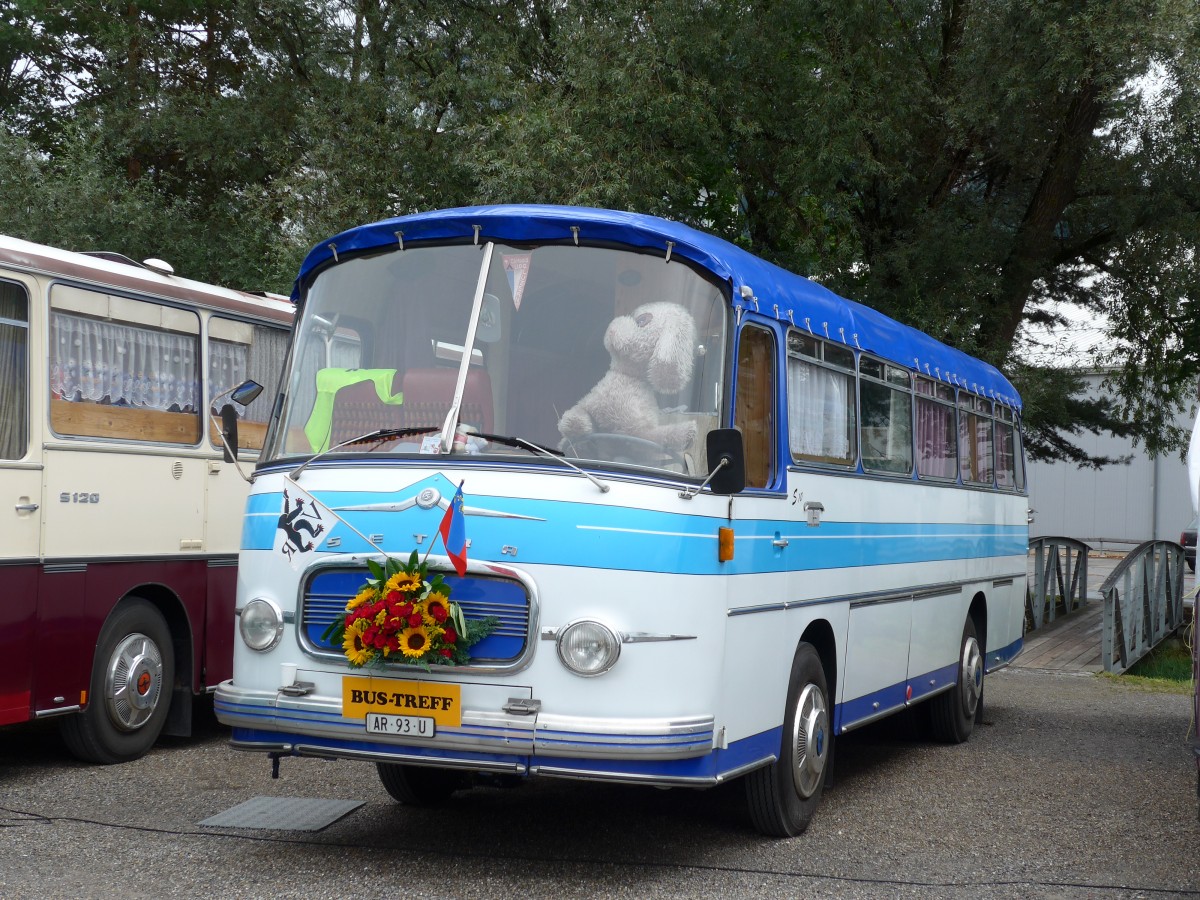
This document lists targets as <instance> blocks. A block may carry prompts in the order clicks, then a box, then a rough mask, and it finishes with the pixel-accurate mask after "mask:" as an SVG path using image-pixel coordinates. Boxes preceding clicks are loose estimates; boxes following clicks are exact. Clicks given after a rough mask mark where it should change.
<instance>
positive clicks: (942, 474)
mask: <svg viewBox="0 0 1200 900" xmlns="http://www.w3.org/2000/svg"><path fill="white" fill-rule="evenodd" d="M954 425H955V423H954V407H953V406H950V405H948V404H945V403H935V402H934V401H932V400H926V399H925V398H924V397H918V398H917V471H918V472H919V473H920V474H922V475H928V476H929V477H931V478H953V477H954V467H955V465H956V464H957V456H958V453H957V447H956V441H955V439H954V431H955V427H954Z"/></svg>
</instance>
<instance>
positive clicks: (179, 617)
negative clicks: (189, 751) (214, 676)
mask: <svg viewBox="0 0 1200 900" xmlns="http://www.w3.org/2000/svg"><path fill="white" fill-rule="evenodd" d="M134 598H141V599H142V600H145V601H146V602H147V603H149V604H150V605H152V606H153V607H154V608H155V609H157V610H158V611H159V612H160V613H161V614H162V617H163V618H164V619H165V620H166V622H167V628H168V629H169V630H170V632H171V651H172V653H173V654H174V656H175V680H174V684H172V685H171V706H170V708H169V710H168V712H167V721H166V723H165V724H164V725H163V734H169V735H173V736H175V737H188V736H190V735H191V733H192V695H193V694H194V693H195V690H196V674H195V668H196V667H195V641H194V639H193V631H192V623H191V621H190V620H189V619H188V615H187V610H186V609H185V607H184V604H183V600H182V599H181V598H180V597H179V595H178V594H176V593H175V591H173V590H171V589H170V588H169V587H167V586H166V585H164V584H158V583H156V582H147V583H145V584H139V585H137V586H136V587H132V588H130V589H129V590H128V591H126V592H125V595H124V596H123V597H122V598H121V600H120V602H118V603H117V604H116V605H114V606H113V609H112V612H110V613H109V615H110V616H111V615H113V614H114V613H115V612H116V610H117V609H118V608H119V607H120V605H121V603H124V602H125V601H127V600H132V599H134Z"/></svg>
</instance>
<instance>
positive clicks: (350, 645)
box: [342, 619, 375, 666]
mask: <svg viewBox="0 0 1200 900" xmlns="http://www.w3.org/2000/svg"><path fill="white" fill-rule="evenodd" d="M366 630H367V620H366V619H359V620H358V621H357V622H354V623H352V624H351V625H350V626H349V627H348V628H347V629H346V635H345V640H343V641H342V650H343V651H344V652H345V654H346V659H348V660H350V665H352V666H361V665H364V664H366V663H368V662H370V661H371V657H373V656H374V655H375V653H374V651H373V650H372V649H371V648H370V647H368V646H366V645H365V644H364V643H363V640H362V635H363V632H364V631H366Z"/></svg>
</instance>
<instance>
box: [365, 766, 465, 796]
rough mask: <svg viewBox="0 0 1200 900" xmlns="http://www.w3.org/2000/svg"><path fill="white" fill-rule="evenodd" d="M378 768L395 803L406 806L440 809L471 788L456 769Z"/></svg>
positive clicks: (421, 767)
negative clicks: (457, 794) (453, 796)
mask: <svg viewBox="0 0 1200 900" xmlns="http://www.w3.org/2000/svg"><path fill="white" fill-rule="evenodd" d="M375 768H376V769H377V770H378V771H379V780H380V781H381V782H382V783H383V786H384V789H385V790H387V792H388V793H389V794H390V795H391V797H392V799H393V800H395V801H396V802H397V803H403V804H405V805H407V806H438V805H440V804H442V803H445V802H446V801H447V800H449V799H450V795H451V794H453V793H454V792H455V791H459V790H462V789H463V788H465V787H468V785H469V782H468V780H467V776H466V775H464V774H463V773H461V772H455V771H454V770H453V769H437V768H433V767H431V766H406V765H402V764H400V763H382V762H381V763H376V764H375Z"/></svg>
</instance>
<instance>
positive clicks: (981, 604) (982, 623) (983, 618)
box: [967, 591, 988, 650]
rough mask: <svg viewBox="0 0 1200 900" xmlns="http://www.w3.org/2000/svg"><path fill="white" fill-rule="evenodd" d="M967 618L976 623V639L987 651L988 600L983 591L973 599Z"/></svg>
mask: <svg viewBox="0 0 1200 900" xmlns="http://www.w3.org/2000/svg"><path fill="white" fill-rule="evenodd" d="M967 616H968V617H969V618H970V619H971V620H972V621H973V622H974V623H975V639H976V640H978V641H979V646H980V647H982V648H983V649H984V650H986V649H987V619H988V614H987V598H986V597H984V595H983V591H977V592H976V594H975V596H974V597H972V598H971V605H970V607H969V608H968V609H967Z"/></svg>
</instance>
